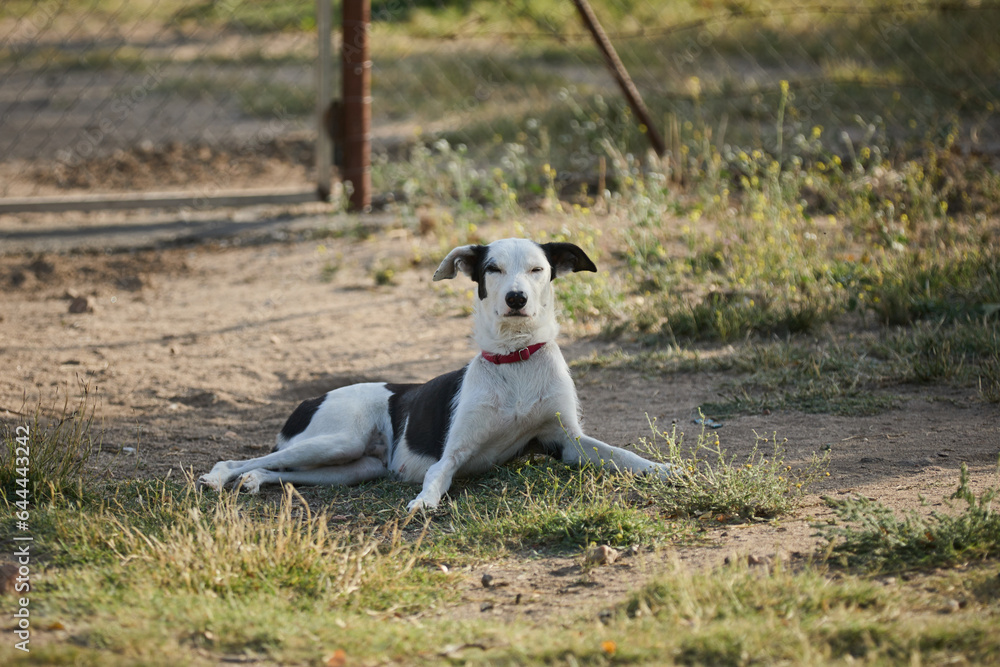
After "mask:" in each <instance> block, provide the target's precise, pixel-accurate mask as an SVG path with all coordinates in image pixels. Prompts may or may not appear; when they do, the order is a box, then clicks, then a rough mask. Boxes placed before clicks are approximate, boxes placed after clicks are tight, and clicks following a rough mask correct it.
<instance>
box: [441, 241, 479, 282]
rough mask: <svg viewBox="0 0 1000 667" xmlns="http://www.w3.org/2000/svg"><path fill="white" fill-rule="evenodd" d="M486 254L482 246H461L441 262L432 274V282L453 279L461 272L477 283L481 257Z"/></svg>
mask: <svg viewBox="0 0 1000 667" xmlns="http://www.w3.org/2000/svg"><path fill="white" fill-rule="evenodd" d="M485 254H486V246H484V245H463V246H459V247H457V248H455V249H454V250H452V251H451V252H449V253H448V256H447V257H445V258H444V259H443V260H441V265H440V266H438V268H437V271H435V272H434V280H447V279H449V278H454V277H455V276H456V275H458V272H459V271H461V272H462V273H464V274H465V275H467V276H468V277H470V278H472V279H473V280H475V281H476V282H479V278H480V273H481V272H482V271H481V268H480V267H481V266H482V261H483V256H484V255H485Z"/></svg>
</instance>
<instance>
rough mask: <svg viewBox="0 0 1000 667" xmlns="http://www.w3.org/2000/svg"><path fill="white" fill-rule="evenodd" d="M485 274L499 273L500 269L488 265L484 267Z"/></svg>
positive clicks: (493, 265)
mask: <svg viewBox="0 0 1000 667" xmlns="http://www.w3.org/2000/svg"><path fill="white" fill-rule="evenodd" d="M486 273H500V267H499V266H496V265H495V264H490V265H489V266H487V267H486Z"/></svg>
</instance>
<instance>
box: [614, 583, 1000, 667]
mask: <svg viewBox="0 0 1000 667" xmlns="http://www.w3.org/2000/svg"><path fill="white" fill-rule="evenodd" d="M964 576H965V577H966V580H965V581H964V583H961V584H960V585H959V587H960V589H961V590H963V591H970V593H971V591H976V593H977V594H969V595H968V598H969V603H968V604H967V607H966V611H965V612H963V613H961V614H959V615H958V616H957V617H956V616H952V617H942V615H941V614H940V610H941V609H942V608H945V607H946V605H947V603H948V602H949V598H948V597H947V593H944V591H943V590H941V591H935V594H933V595H927V594H926V593H925V592H923V591H921V589H920V588H919V585H923V586H924V587H925V588H926V589H928V590H934V589H933V588H931V587H930V586H928V584H929V583H931V582H928V581H926V580H924V581H920V582H919V584H918V582H916V581H914V582H912V583H911V584H909V585H906V584H904V585H903V587H902V588H897V587H887V586H885V585H882V584H881V582H879V581H877V580H871V579H869V578H866V577H858V576H854V575H846V576H840V577H838V578H831V576H830V575H829V573H827V572H826V571H825V570H824V569H823V568H822V567H817V566H806V567H805V568H802V569H792V568H788V567H786V566H782V565H781V564H778V565H777V566H775V567H774V568H773V569H771V570H768V569H767V568H764V569H763V570H762V569H761V568H749V569H748V568H747V566H746V564H745V563H742V564H740V563H737V564H735V565H733V566H730V567H726V568H721V569H717V570H714V571H712V572H708V573H702V574H694V575H691V574H688V573H685V572H681V571H678V572H676V573H673V574H672V575H671V576H668V577H664V578H663V579H660V580H658V581H655V582H653V583H651V584H649V585H648V586H646V587H644V588H643V589H642V590H640V591H637V592H636V593H635V594H633V595H632V596H631V599H630V600H629V601H628V602H627V603H625V604H624V605H623V608H622V610H621V612H622V616H623V618H622V619H621V620H619V621H618V625H616V626H614V628H613V629H614V631H617V634H618V635H619V636H622V637H624V636H626V635H627V636H628V637H629V638H630V641H629V642H628V644H625V643H624V642H623V643H622V648H623V650H625V651H628V655H633V656H635V658H636V659H637V660H636V661H637V662H646V661H648V660H651V659H652V656H650V655H648V654H645V652H644V651H643V648H645V646H643V642H642V641H640V642H638V644H639V647H635V648H633V647H634V646H635V644H634V643H633V642H632V641H631V639H632V638H633V637H635V636H640V637H643V636H645V635H646V634H647V633H650V632H655V631H657V630H660V631H662V629H663V628H664V627H673V628H684V630H682V631H679V632H677V634H676V635H675V636H673V637H671V638H669V639H665V640H664V641H663V642H662V643H661V644H660V646H661V647H662V648H661V650H663V651H664V655H669V656H670V657H671V659H672V660H673V661H674V662H675V663H676V664H685V665H695V664H715V665H740V664H748V663H755V662H762V663H774V662H793V663H795V664H804V665H819V664H831V663H839V662H841V661H847V662H853V661H855V660H862V661H865V662H870V663H875V664H906V663H908V662H910V661H914V660H923V661H930V662H944V661H947V660H949V659H957V660H970V661H973V662H976V661H979V660H984V659H985V660H988V658H987V657H986V656H988V655H989V652H990V651H993V650H995V647H996V646H997V643H996V637H995V636H994V635H993V633H991V632H990V631H989V630H988V627H989V624H990V622H991V621H990V620H989V618H988V617H989V616H990V615H992V614H993V613H995V602H994V601H993V600H991V599H990V597H988V596H989V595H990V591H995V590H996V587H997V583H996V581H995V579H996V577H995V574H994V568H990V567H984V568H978V569H974V570H971V571H968V572H967V573H966V574H965V575H964ZM949 579H950V577H949ZM941 588H942V589H945V588H946V586H944V585H942V586H941ZM952 590H954V586H952ZM963 599H964V598H963ZM972 610H976V611H972ZM975 613H980V614H983V615H984V616H983V617H980V618H978V619H977V618H973V616H972V615H973V614H975ZM966 614H969V615H966ZM609 634H611V633H609ZM647 650H648V649H647ZM622 658H623V659H625V658H626V656H622Z"/></svg>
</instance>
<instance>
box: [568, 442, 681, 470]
mask: <svg viewBox="0 0 1000 667" xmlns="http://www.w3.org/2000/svg"><path fill="white" fill-rule="evenodd" d="M562 460H563V461H564V462H565V463H574V464H576V465H583V464H585V463H592V464H594V465H595V466H599V467H601V468H605V469H608V470H615V471H618V472H630V473H633V474H636V475H639V474H647V475H648V474H652V475H656V476H657V477H659V478H660V479H668V478H670V477H672V476H673V475H674V470H673V466H672V465H670V464H669V463H656V462H655V461H649V460H646V459H644V458H642V457H641V456H639V455H638V454H635V453H633V452H630V451H628V450H627V449H622V448H621V447H614V446H612V445H609V444H607V443H604V442H601V441H600V440H598V439H597V438H591V437H590V436H588V435H580V436H579V437H577V438H568V439H567V441H566V442H565V443H564V444H563V450H562Z"/></svg>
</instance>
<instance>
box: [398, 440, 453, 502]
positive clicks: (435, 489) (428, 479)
mask: <svg viewBox="0 0 1000 667" xmlns="http://www.w3.org/2000/svg"><path fill="white" fill-rule="evenodd" d="M445 451H446V454H445V456H442V457H441V460H440V461H438V462H437V463H435V464H434V465H432V466H431V467H430V468H428V469H427V472H426V473H425V474H424V486H423V488H422V489H421V490H420V495H419V496H417V497H416V498H414V499H413V500H412V501H410V504H409V505H407V506H406V508H407V509H408V510H410V511H411V512H412V511H414V510H421V509H433V508H435V507H437V506H438V503H440V502H441V496H443V495H444V493H445V491H447V490H448V488H449V487H450V486H451V480H452V478H453V477H454V476H455V473H456V472H457V471H458V469H459V468H460V467H461V466H462V463H460V462H458V461H457V460H456V459H455V458H454V457H453V456H448V455H447V449H446V450H445Z"/></svg>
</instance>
